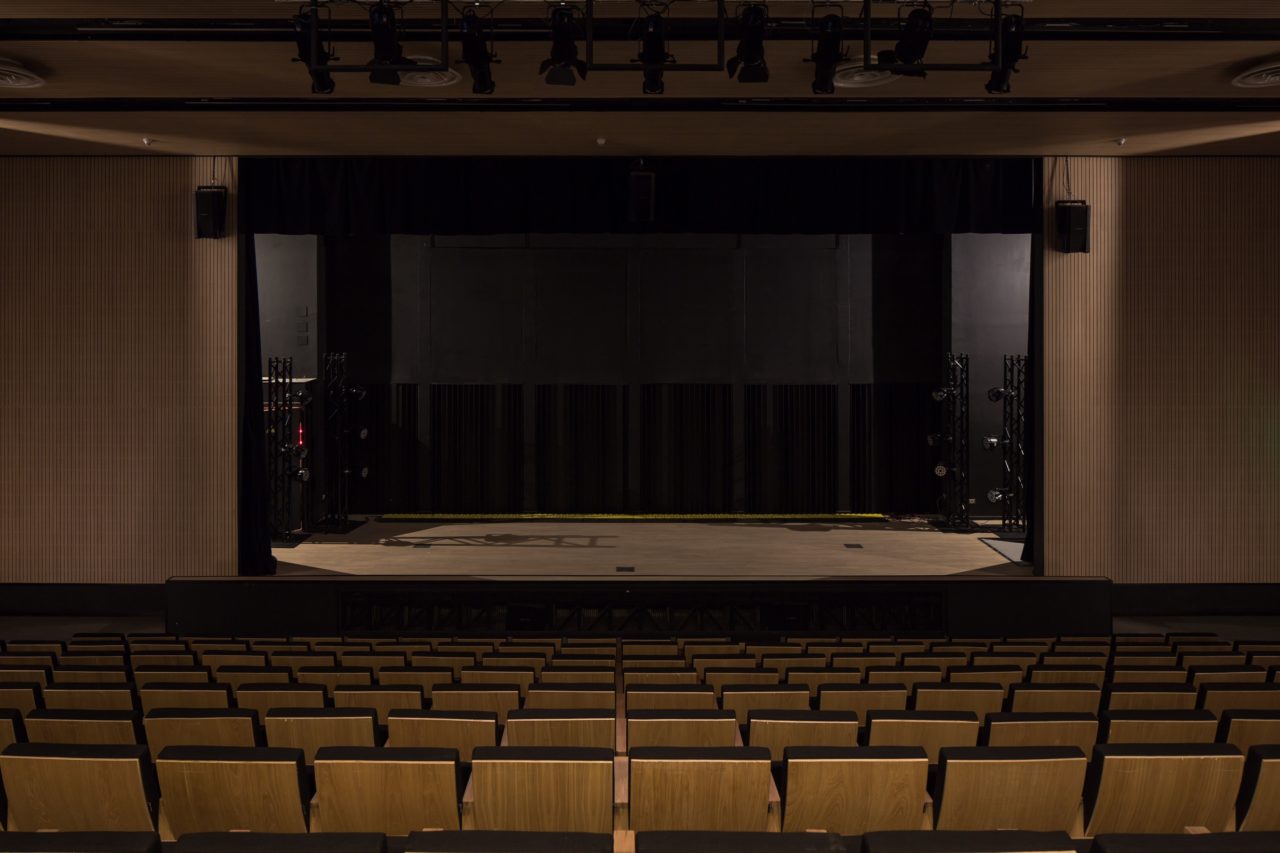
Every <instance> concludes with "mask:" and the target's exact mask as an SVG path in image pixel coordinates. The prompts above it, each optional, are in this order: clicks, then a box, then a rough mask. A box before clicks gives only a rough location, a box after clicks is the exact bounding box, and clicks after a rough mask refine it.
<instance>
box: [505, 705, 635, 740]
mask: <svg viewBox="0 0 1280 853" xmlns="http://www.w3.org/2000/svg"><path fill="white" fill-rule="evenodd" d="M616 740H617V720H616V712H615V711H612V710H607V711H606V710H603V709H595V708H587V709H575V708H566V709H563V710H554V709H550V708H534V709H529V708H525V709H524V710H516V711H512V712H511V713H509V714H508V715H507V727H506V730H505V734H504V737H503V741H502V745H503V746H538V747H553V746H573V747H592V748H595V749H610V750H611V749H613V748H614V746H615V743H616Z"/></svg>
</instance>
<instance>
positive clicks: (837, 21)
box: [810, 15, 849, 95]
mask: <svg viewBox="0 0 1280 853" xmlns="http://www.w3.org/2000/svg"><path fill="white" fill-rule="evenodd" d="M810 58H811V59H812V60H813V94H815V95H833V94H835V91H836V69H837V68H838V67H839V66H840V63H841V62H843V61H844V60H846V59H848V58H849V57H848V55H847V54H846V53H845V50H844V19H843V18H841V17H840V16H839V15H827V16H825V17H824V18H823V19H822V20H821V21H819V22H818V40H817V43H816V44H815V45H814V48H813V56H812V57H810Z"/></svg>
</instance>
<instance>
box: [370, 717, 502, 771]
mask: <svg viewBox="0 0 1280 853" xmlns="http://www.w3.org/2000/svg"><path fill="white" fill-rule="evenodd" d="M500 728H501V727H500V726H499V725H498V715H497V714H496V713H495V712H493V711H440V710H430V711H392V712H391V713H390V714H388V715H387V746H391V747H427V748H433V749H452V750H456V751H457V753H458V758H459V760H460V761H462V762H464V763H469V762H470V761H471V754H472V751H473V750H474V749H476V748H477V747H482V746H497V745H498V738H499V730H500Z"/></svg>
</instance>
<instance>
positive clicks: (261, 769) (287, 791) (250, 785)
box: [156, 746, 311, 838]
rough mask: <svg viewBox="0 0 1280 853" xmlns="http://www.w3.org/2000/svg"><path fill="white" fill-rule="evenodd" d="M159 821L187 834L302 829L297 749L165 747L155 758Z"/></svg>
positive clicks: (304, 800)
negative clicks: (159, 801)
mask: <svg viewBox="0 0 1280 853" xmlns="http://www.w3.org/2000/svg"><path fill="white" fill-rule="evenodd" d="M156 775H157V776H158V777H159V779H160V791H161V794H162V798H163V799H162V805H161V825H162V827H167V828H168V829H169V830H170V831H171V832H172V834H173V836H174V837H175V838H180V837H182V836H183V835H186V834H187V833H189V832H228V831H232V830H246V831H249V832H306V831H307V810H308V805H309V803H310V801H311V791H310V785H309V784H308V783H307V781H306V775H305V772H304V765H303V761H302V750H300V749H272V748H268V747H256V748H252V749H245V748H241V747H230V746H170V747H167V748H166V749H164V750H163V751H161V753H160V755H159V756H158V757H157V758H156Z"/></svg>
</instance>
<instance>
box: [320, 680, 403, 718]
mask: <svg viewBox="0 0 1280 853" xmlns="http://www.w3.org/2000/svg"><path fill="white" fill-rule="evenodd" d="M332 693H333V707H335V708H372V709H373V710H374V711H376V712H377V714H378V724H379V725H386V722H387V714H389V713H390V712H391V711H393V710H403V711H420V710H422V688H421V687H419V686H418V685H416V684H374V685H369V686H365V687H355V686H349V685H339V686H338V687H335V688H333V691H332Z"/></svg>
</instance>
